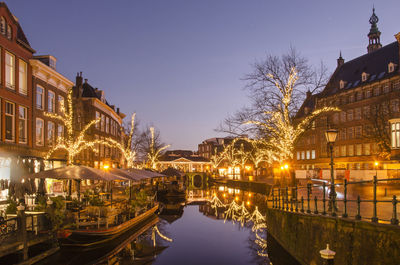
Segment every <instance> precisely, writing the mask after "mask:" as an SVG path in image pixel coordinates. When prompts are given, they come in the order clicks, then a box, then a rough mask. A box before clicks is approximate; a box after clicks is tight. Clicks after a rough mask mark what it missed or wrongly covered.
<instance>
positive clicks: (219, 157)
mask: <svg viewBox="0 0 400 265" xmlns="http://www.w3.org/2000/svg"><path fill="white" fill-rule="evenodd" d="M224 159H225V157H224V153H220V154H219V153H218V149H217V148H216V147H215V148H214V154H213V155H212V156H211V157H210V162H211V166H212V167H213V169H216V168H218V166H219V165H220V164H221V162H222V161H224Z"/></svg>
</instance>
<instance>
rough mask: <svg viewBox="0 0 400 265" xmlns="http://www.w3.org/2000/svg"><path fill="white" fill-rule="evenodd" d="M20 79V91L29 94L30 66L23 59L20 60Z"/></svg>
mask: <svg viewBox="0 0 400 265" xmlns="http://www.w3.org/2000/svg"><path fill="white" fill-rule="evenodd" d="M18 80H19V93H21V94H22V95H25V96H26V95H27V94H28V82H27V80H28V68H27V64H26V62H24V61H23V60H19V73H18Z"/></svg>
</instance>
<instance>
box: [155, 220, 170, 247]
mask: <svg viewBox="0 0 400 265" xmlns="http://www.w3.org/2000/svg"><path fill="white" fill-rule="evenodd" d="M156 233H157V234H158V235H159V236H160V237H161V238H162V239H164V240H166V241H169V242H172V239H171V238H169V237H167V236H164V235H163V234H161V232H160V230H158V227H157V225H155V226H154V227H153V229H152V231H151V240H153V246H154V247H155V246H156Z"/></svg>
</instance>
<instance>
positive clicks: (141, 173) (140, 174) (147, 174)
mask: <svg viewBox="0 0 400 265" xmlns="http://www.w3.org/2000/svg"><path fill="white" fill-rule="evenodd" d="M128 171H129V172H131V173H133V174H135V177H137V178H138V179H148V178H160V177H166V175H164V174H161V173H158V172H153V171H149V170H143V169H137V168H130V169H128Z"/></svg>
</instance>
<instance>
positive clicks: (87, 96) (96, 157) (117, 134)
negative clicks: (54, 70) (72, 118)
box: [73, 73, 125, 168]
mask: <svg viewBox="0 0 400 265" xmlns="http://www.w3.org/2000/svg"><path fill="white" fill-rule="evenodd" d="M73 98H74V107H75V109H76V112H75V113H76V116H77V117H76V118H77V126H76V130H81V129H82V128H83V127H84V126H85V125H86V124H87V123H89V122H90V121H92V120H95V119H100V122H98V123H97V124H96V125H95V126H93V127H92V128H91V129H90V130H89V131H88V140H104V139H106V138H108V137H110V138H113V139H114V140H116V141H118V142H121V141H122V140H123V128H122V120H123V118H124V117H125V114H123V113H122V112H120V110H119V108H116V107H115V106H114V105H110V104H109V103H108V102H107V100H106V98H105V93H104V91H103V90H100V89H98V88H94V87H92V86H91V85H90V84H89V83H88V80H87V79H85V80H84V81H83V78H82V73H79V74H78V75H77V77H76V82H75V86H74V87H73ZM96 149H97V150H98V152H93V151H92V150H89V149H86V150H84V151H83V152H82V153H81V154H80V155H78V159H77V161H76V162H77V163H79V164H83V165H89V166H92V167H96V168H99V167H102V166H103V165H104V164H109V165H110V166H114V167H117V166H119V167H123V166H124V165H125V161H124V159H123V156H122V154H121V152H120V151H119V149H117V148H115V147H109V146H107V145H102V144H99V145H97V146H96Z"/></svg>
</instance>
